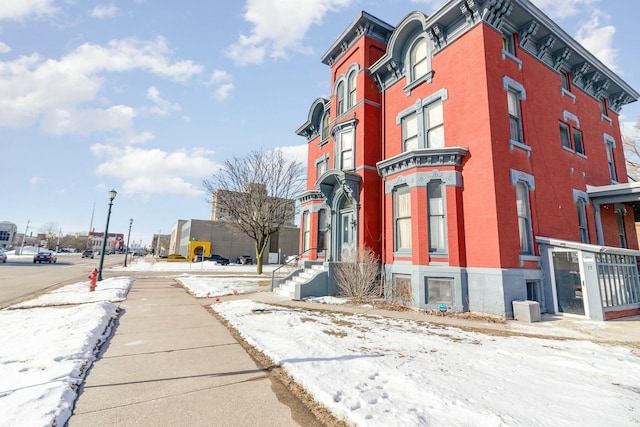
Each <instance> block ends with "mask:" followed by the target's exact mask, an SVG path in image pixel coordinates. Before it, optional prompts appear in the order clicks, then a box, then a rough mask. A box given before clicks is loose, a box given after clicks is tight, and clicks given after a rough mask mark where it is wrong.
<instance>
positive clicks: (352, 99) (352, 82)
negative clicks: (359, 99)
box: [347, 71, 356, 108]
mask: <svg viewBox="0 0 640 427" xmlns="http://www.w3.org/2000/svg"><path fill="white" fill-rule="evenodd" d="M348 86H349V105H348V106H347V108H352V107H353V106H354V105H356V72H355V71H352V72H351V74H349V79H348Z"/></svg>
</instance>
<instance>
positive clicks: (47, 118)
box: [0, 38, 202, 134]
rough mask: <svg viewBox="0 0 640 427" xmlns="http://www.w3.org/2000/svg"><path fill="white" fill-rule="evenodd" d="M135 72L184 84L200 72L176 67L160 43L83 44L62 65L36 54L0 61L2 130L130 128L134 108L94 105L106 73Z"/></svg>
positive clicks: (184, 64)
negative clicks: (16, 128)
mask: <svg viewBox="0 0 640 427" xmlns="http://www.w3.org/2000/svg"><path fill="white" fill-rule="evenodd" d="M134 70H140V71H145V72H148V73H151V74H154V75H157V76H160V77H164V78H169V79H172V80H175V81H178V82H185V81H187V80H189V79H190V78H191V77H192V76H194V75H196V74H199V73H201V72H202V67H201V66H200V65H199V64H196V63H194V62H193V61H189V60H182V61H172V60H171V51H170V49H169V48H168V46H167V43H166V41H165V40H164V39H162V38H157V39H156V40H154V41H141V40H137V39H125V40H112V41H110V42H109V43H108V44H107V45H106V46H100V45H95V44H90V43H85V44H83V45H81V46H79V47H78V48H76V49H75V50H73V51H72V52H70V53H69V54H68V55H66V56H64V57H62V58H60V59H59V60H56V59H45V58H42V57H40V56H39V55H37V54H32V55H30V56H21V57H20V58H17V59H14V60H11V61H4V62H2V61H0V126H10V127H24V126H31V125H33V124H36V123H38V122H40V124H41V126H42V127H43V129H44V130H46V131H49V132H53V133H56V134H62V133H74V132H80V133H87V132H90V131H91V130H92V129H93V130H108V129H118V128H126V127H128V126H130V125H131V120H132V119H133V117H135V112H134V111H133V109H132V108H131V107H126V106H119V105H114V106H108V107H106V108H105V107H102V105H98V106H95V105H91V103H96V101H97V100H98V97H99V94H100V91H101V90H102V89H103V86H104V84H105V75H106V74H107V73H124V72H129V71H134ZM101 101H102V100H101ZM100 104H102V102H101V103H100ZM99 116H102V117H99ZM104 119H106V120H107V121H106V123H104V124H101V120H104ZM52 120H62V121H63V122H62V123H60V124H55V123H53V122H52ZM78 121H80V122H78ZM82 121H84V122H82Z"/></svg>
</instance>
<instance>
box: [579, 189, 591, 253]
mask: <svg viewBox="0 0 640 427" xmlns="http://www.w3.org/2000/svg"><path fill="white" fill-rule="evenodd" d="M576 206H577V208H578V228H579V229H580V241H581V242H582V243H589V228H588V227H587V202H586V201H585V199H583V198H582V197H578V199H577V200H576Z"/></svg>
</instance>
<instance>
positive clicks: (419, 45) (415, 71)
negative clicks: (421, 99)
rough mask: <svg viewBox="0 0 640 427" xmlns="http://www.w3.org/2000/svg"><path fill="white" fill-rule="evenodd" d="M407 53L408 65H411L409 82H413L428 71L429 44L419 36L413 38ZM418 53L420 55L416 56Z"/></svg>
mask: <svg viewBox="0 0 640 427" xmlns="http://www.w3.org/2000/svg"><path fill="white" fill-rule="evenodd" d="M410 52H411V53H410V55H409V61H410V67H411V77H410V79H411V82H415V81H416V80H418V79H420V77H424V76H426V75H427V74H428V73H429V69H430V66H429V45H428V44H427V39H426V38H424V37H420V38H418V39H416V40H415V42H414V43H413V45H412V46H411V51H410ZM418 55H420V56H418Z"/></svg>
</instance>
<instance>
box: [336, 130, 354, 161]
mask: <svg viewBox="0 0 640 427" xmlns="http://www.w3.org/2000/svg"><path fill="white" fill-rule="evenodd" d="M353 139H354V131H353V128H351V129H347V130H344V131H342V132H340V133H338V134H337V135H336V142H337V147H338V154H339V159H340V165H339V168H340V169H353V167H354V163H353V142H354V141H353Z"/></svg>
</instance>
